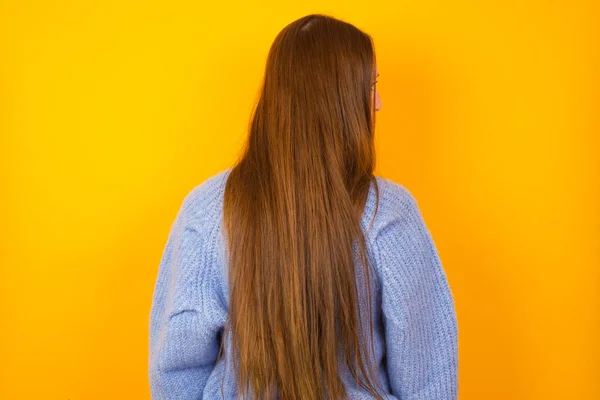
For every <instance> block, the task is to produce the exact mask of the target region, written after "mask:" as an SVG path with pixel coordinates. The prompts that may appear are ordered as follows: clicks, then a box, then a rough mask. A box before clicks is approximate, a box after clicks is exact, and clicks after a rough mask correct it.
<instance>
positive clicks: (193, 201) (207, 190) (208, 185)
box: [179, 168, 231, 228]
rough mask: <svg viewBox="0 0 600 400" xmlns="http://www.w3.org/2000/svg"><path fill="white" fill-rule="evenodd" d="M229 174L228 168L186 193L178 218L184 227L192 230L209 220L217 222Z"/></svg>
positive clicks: (204, 224)
mask: <svg viewBox="0 0 600 400" xmlns="http://www.w3.org/2000/svg"><path fill="white" fill-rule="evenodd" d="M230 172H231V169H230V168H227V169H224V170H221V171H219V172H217V173H216V174H214V175H212V176H210V177H209V178H207V179H206V180H204V181H202V182H200V183H199V184H197V185H196V186H194V187H193V188H192V189H191V190H189V191H188V193H187V194H186V195H185V197H184V198H183V201H182V204H181V207H180V210H179V218H182V219H183V220H184V221H185V224H186V225H188V226H190V227H192V228H196V227H203V226H206V222H207V221H209V220H215V221H216V220H218V217H219V213H220V211H221V209H222V203H223V193H224V191H225V184H226V183H227V177H228V176H229V173H230Z"/></svg>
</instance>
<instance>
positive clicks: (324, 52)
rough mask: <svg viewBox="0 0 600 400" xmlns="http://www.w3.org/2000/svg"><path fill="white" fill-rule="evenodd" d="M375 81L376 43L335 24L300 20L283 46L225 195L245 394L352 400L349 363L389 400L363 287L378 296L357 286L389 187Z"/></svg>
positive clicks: (231, 328) (232, 322) (275, 52)
mask: <svg viewBox="0 0 600 400" xmlns="http://www.w3.org/2000/svg"><path fill="white" fill-rule="evenodd" d="M374 74H375V55H374V50H373V45H372V40H371V38H370V37H369V36H368V35H367V34H366V33H364V32H362V31H360V30H359V29H357V28H356V27H354V26H353V25H351V24H348V23H346V22H343V21H340V20H338V19H335V18H332V17H328V16H323V15H309V16H306V17H303V18H301V19H299V20H297V21H294V22H293V23H291V24H289V25H288V26H286V27H285V28H284V29H283V30H282V31H281V32H280V33H279V35H278V36H277V37H276V39H275V41H274V43H273V45H272V47H271V49H270V52H269V55H268V59H267V65H266V71H265V76H264V82H263V85H262V89H261V92H260V97H259V99H258V103H257V105H256V109H255V111H254V114H253V117H252V120H251V124H250V128H249V136H248V141H247V143H246V147H245V149H244V152H243V154H242V156H241V158H240V159H239V160H238V162H237V164H236V165H235V166H234V167H233V168H232V171H231V173H230V175H229V178H228V181H227V185H226V189H225V199H224V221H225V231H226V233H227V235H228V241H227V242H228V246H229V248H228V249H229V260H228V261H229V288H230V308H229V313H228V321H227V324H226V332H225V334H226V335H227V334H231V335H232V337H231V338H232V343H233V351H234V357H233V359H235V360H236V361H237V362H238V365H237V372H238V376H237V384H238V389H239V393H240V395H243V396H244V398H245V397H246V396H247V393H248V391H251V392H252V393H253V394H254V396H255V397H253V398H258V399H263V398H266V399H271V398H281V399H315V400H316V399H325V398H331V399H345V398H347V394H346V391H345V389H344V385H343V382H342V380H341V379H340V377H339V371H340V370H339V367H340V365H339V360H344V361H345V363H346V365H347V366H348V367H349V370H350V372H351V373H352V375H353V376H354V378H355V379H356V381H357V382H358V383H359V384H360V385H361V386H363V387H365V388H366V389H367V390H368V391H369V392H371V393H372V394H373V395H374V396H375V397H376V398H379V399H380V398H381V397H380V396H379V394H377V393H376V388H375V383H377V382H378V377H377V374H376V370H375V369H374V368H376V367H375V366H373V365H370V364H369V363H368V360H370V356H369V354H368V352H369V346H368V345H369V344H370V345H371V351H373V350H372V349H373V348H372V344H373V343H372V341H371V342H368V341H367V340H366V339H367V338H365V337H364V335H362V334H361V333H362V332H364V331H363V328H362V323H363V322H368V324H369V327H370V324H371V316H370V315H369V316H361V315H360V308H359V303H358V298H359V290H364V291H365V294H366V296H367V298H368V300H369V306H368V310H369V311H370V310H371V307H370V302H371V298H370V291H369V290H368V288H367V287H363V288H360V287H357V285H356V273H357V269H355V268H356V265H359V266H361V267H362V271H363V273H364V274H365V276H366V279H365V282H367V284H368V282H369V268H368V258H367V256H366V249H365V240H364V234H363V232H362V229H361V224H360V221H361V216H362V210H363V208H364V204H365V202H366V199H367V195H368V191H369V187H370V185H371V183H374V184H375V187H376V184H377V182H376V180H375V178H374V176H373V170H374V166H375V152H374V143H373V133H374V104H373V102H374V99H373V96H372V85H373V81H374ZM355 245H358V249H359V253H360V260H359V261H360V262H358V263H356V261H357V260H355V259H354V256H353V247H354V246H355ZM355 264H356V265H355ZM358 270H359V271H360V269H358ZM370 328H371V327H370ZM369 331H370V332H371V336H372V329H369ZM223 342H225V340H224V341H223Z"/></svg>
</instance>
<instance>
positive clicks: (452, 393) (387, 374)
mask: <svg viewBox="0 0 600 400" xmlns="http://www.w3.org/2000/svg"><path fill="white" fill-rule="evenodd" d="M230 171H231V170H230V169H226V170H222V171H221V172H219V173H218V174H216V175H214V176H212V177H211V178H209V179H207V180H206V181H205V182H203V183H201V184H199V185H198V186H196V187H195V188H194V189H192V190H191V191H190V192H189V193H188V194H187V196H186V197H185V199H184V200H183V203H182V205H181V207H180V209H179V212H178V214H177V217H176V218H175V221H174V222H173V224H172V225H171V228H170V234H169V237H168V239H167V241H166V246H165V249H164V252H163V255H162V258H161V260H160V265H159V268H158V275H157V279H156V283H155V287H154V294H153V297H152V307H151V310H150V348H149V350H150V354H149V370H148V373H149V382H150V389H151V394H152V398H153V399H154V400H162V399H169V400H187V399H190V400H191V399H196V400H198V399H210V400H212V399H223V396H222V394H221V383H222V381H223V380H224V381H223V390H224V395H225V399H235V394H236V384H235V379H234V378H235V371H233V368H234V366H233V364H232V358H230V357H231V356H230V355H231V351H230V349H231V340H230V336H228V338H229V341H228V343H227V347H226V349H227V350H228V351H226V355H225V358H223V359H221V360H219V361H218V362H216V359H217V354H218V350H219V338H220V332H221V330H222V329H223V325H224V322H225V318H226V314H227V310H228V304H229V296H228V282H227V270H226V268H225V266H226V257H225V256H226V250H225V246H224V240H223V236H222V211H223V209H222V205H223V193H224V188H225V182H226V180H227V176H228V175H229V172H230ZM377 182H378V183H379V188H380V203H379V210H378V212H377V215H376V217H375V220H374V223H373V227H372V228H371V230H369V231H368V234H367V235H366V240H367V247H368V249H367V250H368V255H369V260H370V263H371V265H372V267H373V269H374V271H375V274H371V276H372V277H373V276H374V278H373V279H372V283H371V285H370V287H371V293H372V296H373V297H372V298H373V302H372V303H373V304H372V306H373V308H372V311H373V334H374V341H375V342H374V343H375V357H376V362H377V365H379V374H380V378H381V383H382V385H383V387H384V389H385V390H386V392H387V393H389V395H388V399H399V400H417V399H419V400H449V399H457V397H458V373H457V369H458V325H457V319H456V313H455V308H454V301H453V296H452V292H451V290H450V287H449V285H448V281H447V278H446V274H445V271H444V269H443V267H442V264H441V262H440V258H439V256H438V252H437V250H436V247H435V244H434V242H433V240H432V237H431V235H430V232H429V231H428V229H427V227H426V225H425V222H424V220H423V217H422V214H421V212H420V210H419V207H418V205H417V202H416V201H415V198H414V197H413V196H412V195H411V194H410V192H409V191H408V190H407V189H406V188H404V187H403V186H401V185H400V184H398V183H395V182H393V181H391V180H389V179H386V178H382V177H379V176H378V177H377ZM374 211H375V191H374V186H373V185H372V186H371V189H370V191H369V195H368V198H367V203H366V206H365V210H364V213H363V220H362V224H363V230H364V231H365V232H367V227H368V224H369V223H370V222H371V218H372V216H373V213H374ZM358 275H360V276H359V277H358V278H357V279H361V276H362V275H361V274H358ZM359 302H360V304H359V306H360V307H361V310H364V311H365V312H366V311H367V310H366V308H365V304H366V303H365V301H361V300H360V299H359ZM363 315H368V314H363ZM365 326H366V324H365ZM225 362H226V364H227V365H225ZM342 377H343V379H344V382H345V384H346V388H347V391H348V393H349V396H350V398H351V399H372V396H371V395H369V394H368V393H366V392H365V391H364V390H363V389H361V388H360V387H358V385H357V384H356V382H355V381H354V379H353V378H352V377H351V375H350V374H349V373H348V370H347V368H346V369H345V370H343V371H342Z"/></svg>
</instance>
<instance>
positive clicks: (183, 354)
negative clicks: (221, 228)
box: [148, 202, 226, 400]
mask: <svg viewBox="0 0 600 400" xmlns="http://www.w3.org/2000/svg"><path fill="white" fill-rule="evenodd" d="M186 209H187V207H186V202H184V204H183V206H182V208H181V209H180V211H179V213H178V215H177V218H176V219H175V222H174V223H173V225H172V227H171V231H170V233H169V236H168V240H167V244H166V246H165V249H164V251H163V254H162V258H161V261H160V265H159V270H158V275H157V279H156V283H155V287H154V293H153V297H152V307H151V312H150V348H149V364H148V374H149V375H148V376H149V381H150V391H151V396H152V399H154V400H166V399H178V400H185V399H200V398H202V392H203V391H204V387H205V385H206V382H207V380H208V377H209V375H210V373H211V372H212V370H213V367H214V364H215V362H216V360H217V356H218V351H219V338H218V335H219V331H220V330H221V328H222V326H223V324H224V321H225V316H226V312H225V310H223V307H222V306H221V304H220V302H219V300H218V295H217V290H216V288H215V285H214V282H215V277H214V265H212V264H214V263H213V260H212V259H211V255H210V251H209V249H208V246H209V244H208V243H207V240H206V239H205V236H206V234H205V233H203V232H201V231H199V230H198V229H195V228H194V226H193V224H189V223H188V222H189V221H188V218H187V217H186V215H185V212H186Z"/></svg>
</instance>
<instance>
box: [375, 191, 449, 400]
mask: <svg viewBox="0 0 600 400" xmlns="http://www.w3.org/2000/svg"><path fill="white" fill-rule="evenodd" d="M388 185H389V186H390V187H389V189H388V190H390V189H391V190H390V193H389V195H388V196H387V201H389V203H390V206H389V208H390V209H391V210H392V211H391V214H390V215H391V216H390V217H389V218H387V219H386V221H385V223H384V224H382V226H381V229H380V230H379V232H378V233H377V235H376V237H375V243H374V245H373V246H374V249H375V254H376V255H375V257H376V262H377V264H379V268H380V271H381V276H382V292H381V293H382V294H381V296H382V297H381V301H382V317H383V323H384V328H385V340H386V366H387V371H388V375H389V378H390V386H391V389H392V393H393V394H394V395H395V396H398V397H399V398H401V399H403V400H417V399H423V400H425V399H436V400H455V399H457V398H458V374H457V369H458V325H457V319H456V314H455V309H454V301H453V297H452V292H451V290H450V287H449V284H448V281H447V279H446V274H445V271H444V269H443V267H442V264H441V262H440V258H439V256H438V252H437V250H436V247H435V244H434V242H433V240H432V237H431V235H430V232H429V231H428V229H427V227H426V225H425V222H424V220H423V217H422V215H421V212H420V210H419V207H418V205H417V202H416V200H415V199H414V197H413V196H412V195H411V194H410V192H409V191H408V190H407V189H405V188H404V187H403V186H401V185H399V184H397V183H395V182H392V181H389V182H388Z"/></svg>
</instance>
